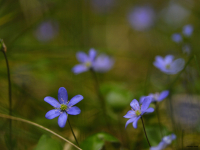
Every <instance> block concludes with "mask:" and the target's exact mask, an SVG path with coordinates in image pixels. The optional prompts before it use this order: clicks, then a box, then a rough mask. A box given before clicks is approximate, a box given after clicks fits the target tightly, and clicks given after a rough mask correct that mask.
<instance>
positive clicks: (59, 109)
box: [44, 87, 83, 128]
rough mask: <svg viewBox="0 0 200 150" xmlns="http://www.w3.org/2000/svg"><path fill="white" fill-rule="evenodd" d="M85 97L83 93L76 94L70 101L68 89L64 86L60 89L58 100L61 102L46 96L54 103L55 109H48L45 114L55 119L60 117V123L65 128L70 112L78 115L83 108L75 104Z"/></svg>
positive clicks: (47, 100)
mask: <svg viewBox="0 0 200 150" xmlns="http://www.w3.org/2000/svg"><path fill="white" fill-rule="evenodd" d="M82 99H83V96H82V95H76V96H74V97H73V98H72V99H71V100H70V101H68V95H67V90H66V89H65V88H64V87H60V88H59V90H58V100H59V102H58V101H57V100H56V99H55V98H53V97H50V96H47V97H45V98H44V101H45V102H47V103H49V104H50V105H52V106H53V107H54V108H55V109H52V110H50V111H48V112H47V113H46V115H45V117H46V118H47V119H53V118H55V117H58V116H59V118H58V125H59V126H60V127H61V128H63V127H64V126H65V124H66V121H67V118H68V114H69V115H78V114H80V113H81V110H80V109H79V108H78V107H77V106H74V105H75V104H77V103H78V102H80V101H81V100H82Z"/></svg>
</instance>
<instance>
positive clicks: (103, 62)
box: [93, 54, 114, 72]
mask: <svg viewBox="0 0 200 150" xmlns="http://www.w3.org/2000/svg"><path fill="white" fill-rule="evenodd" d="M113 64H114V60H113V59H112V58H110V57H109V56H107V55H104V54H101V55H99V56H98V57H97V58H96V59H95V61H94V63H93V69H94V70H95V71H97V72H106V71H108V70H110V69H111V68H112V66H113Z"/></svg>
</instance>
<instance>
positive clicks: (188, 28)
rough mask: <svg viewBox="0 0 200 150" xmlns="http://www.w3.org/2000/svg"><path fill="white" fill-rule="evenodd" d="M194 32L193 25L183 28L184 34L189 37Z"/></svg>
mask: <svg viewBox="0 0 200 150" xmlns="http://www.w3.org/2000/svg"><path fill="white" fill-rule="evenodd" d="M192 32H193V26H192V25H191V24H188V25H185V26H184V27H183V34H184V35H185V36H187V37H189V36H191V35H192Z"/></svg>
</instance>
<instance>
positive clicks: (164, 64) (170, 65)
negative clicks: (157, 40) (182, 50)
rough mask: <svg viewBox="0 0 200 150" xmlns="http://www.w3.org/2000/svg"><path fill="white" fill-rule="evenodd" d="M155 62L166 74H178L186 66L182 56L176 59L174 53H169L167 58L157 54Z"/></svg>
mask: <svg viewBox="0 0 200 150" xmlns="http://www.w3.org/2000/svg"><path fill="white" fill-rule="evenodd" d="M153 64H154V66H155V67H157V68H158V69H159V70H160V71H162V72H164V73H166V74H177V73H178V72H180V71H181V70H182V69H183V68H184V65H185V61H184V59H182V58H179V59H176V60H174V56H173V55H167V56H165V58H163V57H161V56H156V58H155V61H154V63H153Z"/></svg>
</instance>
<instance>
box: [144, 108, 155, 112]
mask: <svg viewBox="0 0 200 150" xmlns="http://www.w3.org/2000/svg"><path fill="white" fill-rule="evenodd" d="M152 112H154V108H147V109H146V110H145V113H152Z"/></svg>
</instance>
